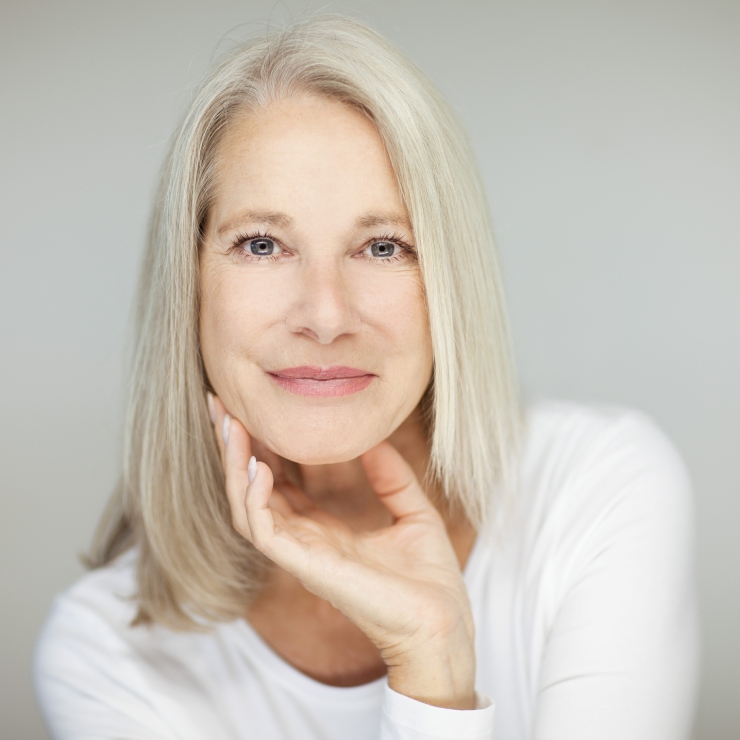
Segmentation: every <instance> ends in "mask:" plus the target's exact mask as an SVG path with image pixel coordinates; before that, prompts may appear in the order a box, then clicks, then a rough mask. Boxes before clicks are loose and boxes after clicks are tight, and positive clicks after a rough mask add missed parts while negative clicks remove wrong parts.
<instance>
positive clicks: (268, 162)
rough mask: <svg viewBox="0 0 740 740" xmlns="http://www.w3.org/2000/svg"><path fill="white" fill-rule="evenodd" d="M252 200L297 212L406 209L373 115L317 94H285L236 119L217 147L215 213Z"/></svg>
mask: <svg viewBox="0 0 740 740" xmlns="http://www.w3.org/2000/svg"><path fill="white" fill-rule="evenodd" d="M245 207H248V208H252V209H255V210H281V211H286V212H291V213H295V215H297V216H299V215H300V212H301V211H302V210H303V211H306V212H309V211H311V212H317V211H319V212H324V211H326V210H327V209H333V210H335V211H337V210H344V211H346V212H347V216H348V217H349V216H351V215H353V214H354V213H356V212H358V211H360V210H362V211H367V210H373V209H381V210H388V209H392V210H396V211H399V212H400V213H402V214H405V207H404V205H403V202H402V199H401V196H400V192H399V188H398V183H397V181H396V177H395V174H394V172H393V168H392V166H391V162H390V159H389V157H388V153H387V151H386V148H385V145H384V143H383V140H382V138H381V136H380V134H379V133H378V131H377V129H376V127H375V125H374V124H373V122H372V121H370V119H369V118H368V117H367V116H365V115H364V114H363V113H362V112H361V111H359V110H357V109H356V108H354V107H352V106H349V105H346V104H343V103H340V102H338V101H335V100H331V99H328V98H321V97H316V96H301V97H296V98H288V99H283V100H278V101H275V102H272V103H270V104H269V105H267V106H265V107H261V108H257V109H256V110H253V111H249V112H243V113H240V114H239V115H237V116H235V117H234V119H233V120H232V121H231V122H230V123H229V124H228V127H227V129H226V131H225V133H224V136H223V137H222V139H221V142H220V143H219V147H218V150H217V155H216V192H215V202H214V211H215V212H214V216H218V215H219V214H220V215H222V216H224V217H225V216H226V212H229V211H233V210H234V209H244V208H245ZM350 212H351V213H350Z"/></svg>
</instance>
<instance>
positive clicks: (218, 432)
mask: <svg viewBox="0 0 740 740" xmlns="http://www.w3.org/2000/svg"><path fill="white" fill-rule="evenodd" d="M207 402H208V413H209V416H210V417H211V423H212V424H213V433H214V435H215V437H216V445H217V446H218V452H219V455H220V457H221V464H222V465H223V464H224V463H225V460H224V427H225V425H226V426H228V422H225V420H226V417H227V416H228V413H227V411H226V407H225V406H224V404H223V402H222V401H221V399H220V398H219V397H218V396H216V395H214V394H213V393H210V392H209V393H208V395H207Z"/></svg>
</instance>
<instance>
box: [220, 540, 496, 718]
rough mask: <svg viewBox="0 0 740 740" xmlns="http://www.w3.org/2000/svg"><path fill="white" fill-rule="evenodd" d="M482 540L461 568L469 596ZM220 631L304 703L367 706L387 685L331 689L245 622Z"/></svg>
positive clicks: (383, 681)
mask: <svg viewBox="0 0 740 740" xmlns="http://www.w3.org/2000/svg"><path fill="white" fill-rule="evenodd" d="M483 539H484V537H483V536H482V535H481V533H478V534H477V535H476V537H475V541H474V543H473V547H472V549H471V551H470V555H469V556H468V559H467V562H466V563H465V567H464V568H463V581H464V582H465V586H466V588H467V589H468V593H469V594H470V593H471V592H472V589H471V586H472V584H473V581H474V580H475V575H476V573H477V571H478V569H479V565H480V564H479V561H480V559H481V557H482V551H483V547H484V544H483ZM223 627H225V628H231V629H233V630H234V631H235V634H236V635H237V637H238V638H239V640H240V641H241V642H243V644H244V647H245V650H246V653H247V655H249V656H251V657H252V658H253V659H255V662H256V663H257V665H258V666H259V667H260V668H261V669H263V670H265V671H266V672H268V673H269V674H270V675H271V676H272V678H274V679H275V680H276V681H278V682H279V683H281V684H282V685H284V686H285V687H287V688H288V689H290V690H291V691H294V692H295V693H298V694H300V695H301V696H302V697H304V699H305V698H307V697H310V698H311V699H312V700H314V701H321V702H322V703H329V704H335V703H336V704H341V705H342V706H343V707H348V706H349V705H357V704H362V705H367V704H368V703H375V702H377V701H378V700H379V699H380V696H381V695H382V693H383V690H384V688H385V686H386V685H387V676H381V677H380V678H377V679H375V680H373V681H370V682H368V683H363V684H359V685H357V686H331V685H329V684H326V683H322V682H321V681H317V680H316V679H314V678H311V677H310V676H307V675H306V674H305V673H303V672H302V671H300V670H298V669H297V668H296V667H295V666H293V665H291V664H290V663H289V662H288V661H287V660H285V659H284V658H283V657H282V656H281V655H279V654H278V653H276V652H275V651H274V650H273V649H272V647H270V645H269V644H268V643H267V642H265V640H264V639H263V638H262V636H261V635H260V634H259V632H257V630H256V629H255V628H254V627H253V626H252V625H251V624H250V623H249V621H248V620H246V619H237V620H234V621H233V622H230V623H229V624H228V625H223Z"/></svg>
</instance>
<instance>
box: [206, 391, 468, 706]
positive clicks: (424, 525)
mask: <svg viewBox="0 0 740 740" xmlns="http://www.w3.org/2000/svg"><path fill="white" fill-rule="evenodd" d="M212 414H213V416H214V424H215V428H216V432H217V435H216V436H217V438H218V440H219V447H220V449H221V453H222V459H223V464H224V471H225V474H226V492H227V495H228V498H229V503H230V505H231V514H232V520H233V524H234V528H235V529H236V530H237V531H238V532H239V533H240V534H241V535H242V536H243V537H245V538H246V539H248V540H249V541H250V542H252V543H253V544H254V546H255V547H256V548H257V549H258V550H260V551H261V552H262V553H264V554H265V555H266V556H267V557H269V558H270V559H271V560H272V561H273V562H275V563H276V564H277V565H278V566H280V567H281V568H283V569H285V570H286V571H288V572H290V573H292V574H293V575H294V576H295V577H296V578H298V579H299V580H300V581H301V583H302V584H303V585H304V586H305V587H306V588H307V589H308V590H309V591H311V592H313V593H314V594H316V595H317V596H319V597H321V598H323V599H325V600H326V601H328V602H330V603H331V604H332V605H333V606H334V607H336V608H337V609H339V610H340V611H341V612H342V613H343V614H344V615H345V616H346V617H347V618H348V619H350V620H351V621H352V622H354V624H356V625H357V626H358V627H359V628H360V629H361V630H362V631H363V632H364V633H365V634H366V635H367V636H368V637H369V638H370V640H371V641H372V642H373V643H374V644H375V646H376V647H377V648H378V649H379V651H380V654H381V656H382V658H383V660H384V661H385V664H386V666H387V668H388V683H389V685H390V687H391V688H393V689H394V690H395V691H398V692H399V693H402V694H405V695H407V696H410V697H412V698H414V699H418V700H420V701H423V702H426V703H428V704H434V705H436V706H442V707H451V708H458V709H468V708H473V707H474V706H475V690H474V681H475V652H474V645H473V635H474V628H473V619H472V615H471V612H470V603H469V601H468V595H467V591H466V589H465V585H464V583H463V579H462V574H461V572H460V566H459V564H458V562H457V558H456V555H455V552H454V550H453V547H452V544H451V542H450V539H449V537H448V536H447V531H446V528H445V523H444V520H443V519H442V517H441V516H440V514H439V512H438V511H437V510H436V509H435V508H434V507H433V506H432V504H431V503H430V502H429V500H428V498H427V496H426V495H425V494H424V492H423V491H422V489H421V487H420V486H419V483H418V482H417V480H416V478H415V476H414V474H413V472H412V470H411V468H410V467H409V465H408V464H407V463H406V462H405V461H404V459H403V458H402V457H401V456H400V455H399V453H398V452H396V450H395V449H394V448H393V447H392V446H391V445H390V444H389V443H388V442H381V443H380V444H379V445H377V446H376V447H374V448H373V449H371V450H369V451H368V452H366V453H365V454H364V455H362V458H361V459H362V464H363V466H364V469H365V473H366V475H367V478H368V481H369V482H370V485H371V486H372V488H373V490H374V491H375V492H376V493H377V495H378V498H379V499H380V500H381V501H382V503H383V504H384V505H385V506H386V508H387V509H388V510H389V511H390V513H391V514H392V515H393V518H394V523H393V524H392V525H391V526H388V527H384V528H382V529H377V530H375V531H371V532H358V531H354V530H352V529H350V528H349V527H348V526H347V525H346V524H345V523H344V522H343V521H341V520H340V519H339V518H337V517H336V516H334V515H332V514H329V513H327V512H325V511H323V510H321V509H319V508H318V507H317V506H315V505H314V504H313V502H312V501H311V500H310V499H309V497H308V496H307V495H306V494H305V493H304V492H303V491H301V490H300V489H299V488H298V487H296V486H295V485H293V484H292V483H290V482H289V481H287V480H286V479H285V478H284V477H282V476H281V477H280V478H279V479H278V480H277V481H275V480H274V478H273V473H272V471H271V470H270V468H269V467H268V466H267V465H266V464H265V463H264V462H260V463H257V462H256V461H255V460H254V459H252V461H251V464H250V458H251V454H252V451H251V441H250V438H249V434H248V433H247V431H246V430H245V428H244V427H243V425H242V424H241V423H239V421H237V420H236V419H232V418H230V417H229V416H228V415H227V414H226V410H225V409H224V407H223V404H222V403H221V402H220V401H219V400H218V399H215V403H214V404H213V408H212Z"/></svg>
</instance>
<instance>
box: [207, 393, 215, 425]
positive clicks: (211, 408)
mask: <svg viewBox="0 0 740 740" xmlns="http://www.w3.org/2000/svg"><path fill="white" fill-rule="evenodd" d="M206 400H207V401H208V413H209V415H210V417H211V424H215V423H216V404H215V403H213V393H211V392H210V391H208V393H206Z"/></svg>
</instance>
